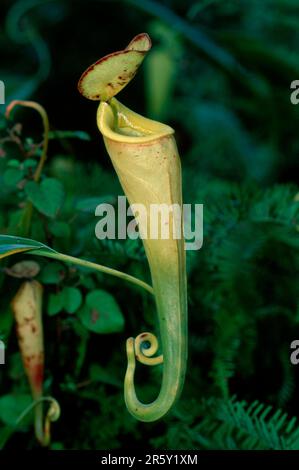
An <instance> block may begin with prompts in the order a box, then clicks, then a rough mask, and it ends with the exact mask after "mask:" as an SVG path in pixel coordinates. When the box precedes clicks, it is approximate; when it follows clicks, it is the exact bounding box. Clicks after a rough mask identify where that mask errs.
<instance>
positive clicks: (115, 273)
mask: <svg viewBox="0 0 299 470" xmlns="http://www.w3.org/2000/svg"><path fill="white" fill-rule="evenodd" d="M28 254H30V255H40V256H45V257H46V258H55V259H59V260H60V261H64V262H65V263H72V264H76V265H78V266H83V267H84V268H89V269H93V270H95V271H99V272H102V273H105V274H110V275H111V276H115V277H118V278H119V279H123V280H124V281H128V282H131V283H132V284H135V285H136V286H139V287H142V288H143V289H145V290H146V291H147V292H149V293H150V294H154V290H153V288H152V287H151V286H150V285H149V284H147V283H146V282H144V281H141V280H140V279H138V278H137V277H134V276H131V275H130V274H126V273H123V272H122V271H118V270H117V269H113V268H108V267H107V266H103V265H102V264H97V263H93V262H91V261H87V260H84V259H79V258H75V257H74V256H69V255H64V254H62V253H47V252H44V251H42V250H32V251H29V252H28Z"/></svg>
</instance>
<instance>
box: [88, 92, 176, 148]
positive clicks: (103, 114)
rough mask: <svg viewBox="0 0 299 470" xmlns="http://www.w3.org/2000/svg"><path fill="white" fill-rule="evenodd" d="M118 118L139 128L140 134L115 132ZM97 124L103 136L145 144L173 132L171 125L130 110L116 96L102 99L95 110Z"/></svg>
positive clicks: (170, 134) (119, 140) (123, 141)
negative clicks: (131, 134)
mask: <svg viewBox="0 0 299 470" xmlns="http://www.w3.org/2000/svg"><path fill="white" fill-rule="evenodd" d="M120 119H122V120H127V121H128V122H129V123H134V124H135V125H134V126H132V129H138V130H140V131H141V135H140V136H139V135H136V136H135V135H134V136H130V135H125V134H123V133H121V132H117V130H116V129H115V127H116V120H118V121H119V120H120ZM97 125H98V128H99V131H100V132H101V133H102V134H103V136H104V137H105V138H108V139H110V140H113V141H116V142H121V143H131V144H147V143H149V142H152V141H155V140H158V139H161V138H163V137H169V136H172V135H173V134H174V129H172V127H170V126H168V125H167V124H162V123H160V122H158V121H154V120H152V119H149V118H146V117H143V116H142V115H140V114H137V113H135V112H134V111H131V110H130V109H129V108H127V107H126V106H124V105H123V104H122V103H120V102H119V101H118V100H117V99H116V98H112V99H111V100H110V101H109V102H104V101H102V102H101V103H100V105H99V107H98V111H97ZM142 134H145V135H142Z"/></svg>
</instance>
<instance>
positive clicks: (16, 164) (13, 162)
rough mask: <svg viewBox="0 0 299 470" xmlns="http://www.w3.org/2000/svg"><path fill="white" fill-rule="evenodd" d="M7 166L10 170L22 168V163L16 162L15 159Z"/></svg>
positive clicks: (9, 161)
mask: <svg viewBox="0 0 299 470" xmlns="http://www.w3.org/2000/svg"><path fill="white" fill-rule="evenodd" d="M7 166H8V167H9V168H20V162H19V160H16V159H15V158H12V159H11V160H8V162H7Z"/></svg>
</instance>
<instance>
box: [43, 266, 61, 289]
mask: <svg viewBox="0 0 299 470" xmlns="http://www.w3.org/2000/svg"><path fill="white" fill-rule="evenodd" d="M64 277H65V268H64V266H63V265H62V264H61V263H56V262H54V263H48V264H47V265H46V266H45V267H44V269H43V270H42V273H41V281H42V282H43V283H44V284H58V283H59V282H60V281H62V279H63V278H64Z"/></svg>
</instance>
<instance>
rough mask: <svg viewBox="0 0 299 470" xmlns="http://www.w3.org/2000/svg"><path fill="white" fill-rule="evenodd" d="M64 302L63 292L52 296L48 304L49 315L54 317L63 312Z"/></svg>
mask: <svg viewBox="0 0 299 470" xmlns="http://www.w3.org/2000/svg"><path fill="white" fill-rule="evenodd" d="M63 300H64V297H63V294H62V292H58V293H57V294H50V295H49V303H48V315H50V316H53V315H57V313H59V312H61V310H63Z"/></svg>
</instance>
